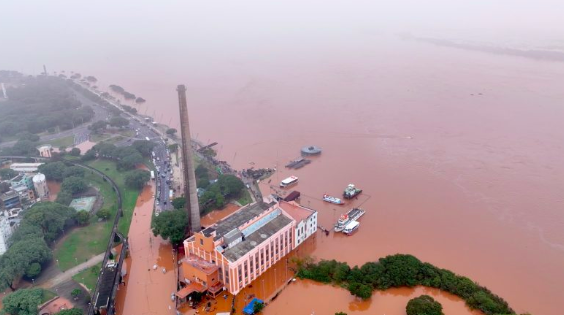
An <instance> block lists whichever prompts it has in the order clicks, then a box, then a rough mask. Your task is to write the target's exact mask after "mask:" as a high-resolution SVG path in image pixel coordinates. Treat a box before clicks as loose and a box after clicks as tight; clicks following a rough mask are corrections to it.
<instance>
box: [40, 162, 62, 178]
mask: <svg viewBox="0 0 564 315" xmlns="http://www.w3.org/2000/svg"><path fill="white" fill-rule="evenodd" d="M66 168H67V166H66V165H65V163H63V162H61V161H58V162H51V163H45V164H42V165H39V168H38V171H39V173H42V174H45V177H46V178H47V179H48V180H54V181H58V182H60V181H62V180H63V178H64V177H65V175H64V174H65V170H66Z"/></svg>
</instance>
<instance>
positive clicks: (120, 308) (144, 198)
mask: <svg viewBox="0 0 564 315" xmlns="http://www.w3.org/2000/svg"><path fill="white" fill-rule="evenodd" d="M153 191H154V185H152V184H151V185H146V186H145V188H144V189H143V191H142V192H141V194H140V196H139V198H138V199H137V204H136V205H135V210H134V215H133V218H132V221H131V227H130V229H129V234H128V237H129V245H130V251H129V256H128V257H127V258H126V268H127V275H126V276H125V278H124V280H125V283H126V285H125V286H120V288H119V291H118V294H117V297H116V309H117V314H122V315H127V314H159V315H160V314H175V304H174V301H171V294H172V293H174V292H176V275H175V271H174V257H173V253H172V246H171V245H170V243H169V242H166V241H163V240H162V239H161V237H160V236H159V237H155V236H153V233H152V232H151V216H152V212H153V202H154V199H153V197H152V194H153ZM155 265H156V266H157V267H156V269H154V266H155ZM163 268H164V272H163Z"/></svg>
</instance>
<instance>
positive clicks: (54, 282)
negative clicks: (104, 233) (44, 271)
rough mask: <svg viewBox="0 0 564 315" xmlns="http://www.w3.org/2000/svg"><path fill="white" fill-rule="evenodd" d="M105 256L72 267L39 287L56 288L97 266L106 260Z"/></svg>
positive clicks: (95, 257) (101, 255)
mask: <svg viewBox="0 0 564 315" xmlns="http://www.w3.org/2000/svg"><path fill="white" fill-rule="evenodd" d="M104 254H105V253H101V254H99V255H96V256H94V257H92V258H90V259H89V260H88V261H86V262H83V263H82V264H80V265H76V266H74V267H72V268H71V269H68V270H67V271H64V272H61V273H60V274H58V275H57V276H55V277H52V278H50V279H49V280H47V281H46V282H44V283H41V284H40V285H39V286H40V287H42V288H52V287H54V286H56V285H58V284H61V283H63V282H65V281H68V280H71V279H72V277H73V276H74V275H76V274H78V273H80V272H81V271H83V270H84V269H88V268H90V267H92V266H95V265H97V264H99V263H101V262H102V260H104Z"/></svg>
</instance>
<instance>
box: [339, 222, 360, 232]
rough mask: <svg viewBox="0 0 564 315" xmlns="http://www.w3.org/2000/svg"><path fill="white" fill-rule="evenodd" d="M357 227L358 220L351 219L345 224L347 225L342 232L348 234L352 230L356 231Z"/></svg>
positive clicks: (358, 225)
mask: <svg viewBox="0 0 564 315" xmlns="http://www.w3.org/2000/svg"><path fill="white" fill-rule="evenodd" d="M359 227H360V222H358V221H354V220H353V221H351V222H349V223H348V224H347V226H345V229H344V230H343V233H344V234H346V235H349V236H350V235H352V234H353V233H354V232H356V230H358V228H359Z"/></svg>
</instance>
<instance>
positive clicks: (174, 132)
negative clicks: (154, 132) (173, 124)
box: [166, 128, 178, 136]
mask: <svg viewBox="0 0 564 315" xmlns="http://www.w3.org/2000/svg"><path fill="white" fill-rule="evenodd" d="M176 132H178V130H176V129H174V128H168V129H167V130H166V134H167V135H170V136H174V135H175V134H176Z"/></svg>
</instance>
